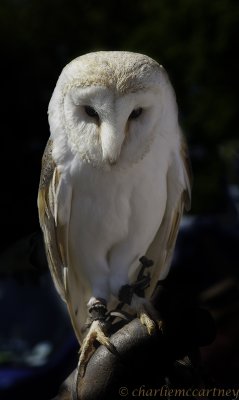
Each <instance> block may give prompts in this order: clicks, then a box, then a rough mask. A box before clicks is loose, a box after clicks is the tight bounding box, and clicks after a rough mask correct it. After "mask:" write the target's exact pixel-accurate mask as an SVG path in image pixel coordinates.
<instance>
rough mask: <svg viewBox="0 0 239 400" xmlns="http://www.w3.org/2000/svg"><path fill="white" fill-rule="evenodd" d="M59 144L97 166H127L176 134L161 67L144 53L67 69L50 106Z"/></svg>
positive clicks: (100, 55)
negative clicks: (159, 137)
mask: <svg viewBox="0 0 239 400" xmlns="http://www.w3.org/2000/svg"><path fill="white" fill-rule="evenodd" d="M49 123H50V130H51V135H52V137H53V139H54V140H58V141H61V143H63V142H64V144H65V146H67V148H68V149H69V148H70V150H71V152H72V153H73V154H74V155H77V156H79V157H80V159H81V160H82V161H83V162H84V161H86V162H89V163H91V164H92V165H93V166H96V167H98V168H101V167H108V168H113V167H114V166H115V165H121V166H128V165H132V164H134V163H137V162H139V161H140V160H141V159H143V158H144V156H145V155H146V154H147V153H148V152H149V151H150V148H151V147H152V146H153V142H154V140H156V138H157V137H158V136H160V135H161V136H164V137H165V136H169V137H170V135H171V136H172V135H175V132H176V131H177V127H178V122H177V105H176V100H175V96H174V91H173V89H172V86H171V84H170V82H169V79H168V76H167V74H166V72H165V70H164V69H163V67H162V66H161V65H159V64H158V63H157V62H156V61H154V60H153V59H151V58H150V57H147V56H145V55H142V54H138V53H131V52H121V51H102V52H95V53H89V54H86V55H83V56H81V57H78V58H76V59H75V60H73V61H72V62H70V63H69V64H68V65H67V66H66V67H65V68H64V69H63V71H62V73H61V75H60V77H59V79H58V82H57V85H56V87H55V90H54V92H53V95H52V98H51V101H50V104H49Z"/></svg>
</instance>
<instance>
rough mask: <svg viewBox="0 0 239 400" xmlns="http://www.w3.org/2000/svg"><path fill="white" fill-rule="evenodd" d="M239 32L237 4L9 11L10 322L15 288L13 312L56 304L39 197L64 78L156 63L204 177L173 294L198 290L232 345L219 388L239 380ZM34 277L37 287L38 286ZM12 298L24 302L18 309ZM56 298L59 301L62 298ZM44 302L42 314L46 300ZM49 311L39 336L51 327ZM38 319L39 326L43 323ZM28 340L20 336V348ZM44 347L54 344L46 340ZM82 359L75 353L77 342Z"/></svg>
mask: <svg viewBox="0 0 239 400" xmlns="http://www.w3.org/2000/svg"><path fill="white" fill-rule="evenodd" d="M238 31H239V3H238V1H237V0H215V1H208V0H194V1H191V0H174V1H169V0H147V1H146V0H145V1H144V0H137V1H128V0H118V1H117V2H113V1H111V0H104V1H101V2H99V1H93V0H87V1H82V0H78V1H77V0H1V3H0V43H1V64H0V67H1V76H2V78H3V79H2V83H1V93H2V95H1V110H2V113H1V121H0V124H1V137H2V147H1V157H0V163H1V166H0V168H1V171H2V173H1V179H2V186H1V197H0V202H1V204H0V209H1V210H2V216H1V229H2V235H1V241H0V250H1V252H2V255H1V257H0V276H1V284H2V289H1V291H0V298H1V301H2V300H3V302H2V304H3V306H1V308H4V309H5V314H6V301H5V302H4V300H6V299H4V293H5V292H4V290H5V291H6V287H7V285H8V284H9V285H10V286H11V290H10V289H9V290H7V294H6V293H5V296H8V300H7V301H10V300H12V302H14V301H17V302H18V305H19V304H22V307H23V308H22V310H25V306H26V304H27V303H28V302H27V300H26V299H25V300H23V297H24V296H25V293H26V290H27V289H26V286H27V287H28V288H29V287H30V286H31V285H32V280H34V279H35V281H36V282H35V283H34V284H35V285H36V287H38V288H39V285H40V286H41V285H42V287H43V289H44V290H43V293H44V295H42V296H43V298H45V297H44V296H45V293H46V292H45V286H44V285H46V282H45V281H44V279H45V275H44V273H42V275H40V278H39V277H38V272H37V268H38V266H40V270H41V271H45V269H44V268H45V260H44V255H43V254H42V247H41V237H40V233H39V223H38V213H37V206H36V198H37V190H38V182H39V175H40V163H41V157H42V153H43V150H44V146H45V144H46V141H47V139H48V136H49V127H48V120H47V107H48V103H49V100H50V97H51V94H52V91H53V89H54V87H55V84H56V81H57V78H58V76H59V74H60V72H61V70H62V68H63V67H64V66H65V65H66V64H67V63H68V62H69V61H71V60H72V59H73V58H75V57H77V56H79V55H81V54H84V53H86V52H91V51H95V50H130V51H136V52H140V53H145V54H147V55H149V56H151V57H153V58H154V59H156V60H157V61H159V62H160V63H162V64H163V65H164V67H165V68H166V70H167V71H168V73H169V76H170V78H171V81H172V84H173V86H174V88H175V91H176V95H177V100H178V105H179V116H180V121H181V125H182V127H183V130H184V132H185V135H186V137H187V139H188V143H189V149H190V156H191V162H192V169H193V175H194V185H193V192H192V209H191V211H190V213H189V214H188V216H187V218H185V220H184V223H183V224H182V228H181V231H180V237H179V240H178V245H177V251H176V256H175V260H174V265H173V268H172V273H171V274H170V276H169V286H170V284H171V283H170V282H171V281H173V280H174V279H175V274H176V278H177V280H178V281H179V282H180V278H181V280H182V283H184V284H185V280H186V281H187V280H188V282H189V283H190V285H188V287H189V286H190V287H191V288H192V290H191V293H189V296H192V293H193V294H194V296H196V295H197V299H198V301H199V303H200V304H201V305H204V306H206V307H208V308H209V309H210V311H211V312H212V314H213V316H214V317H215V318H216V320H217V323H218V327H219V336H218V337H219V339H220V340H221V341H218V342H217V341H216V342H215V343H214V344H213V345H212V346H210V348H209V350H207V351H206V350H204V358H205V362H206V363H207V366H208V368H209V370H210V373H212V374H213V373H214V374H215V369H216V378H217V379H218V380H221V381H222V382H223V379H224V381H225V382H226V383H228V382H229V383H230V382H232V381H233V382H234V381H235V380H236V378H235V377H236V375H233V374H234V373H235V371H237V372H238V370H239V358H238V357H236V356H235V353H236V350H237V351H238V350H239V344H238V341H236V339H235V338H234V336H236V333H235V332H237V333H238V331H239V327H238V321H237V318H236V317H235V315H238V314H237V311H238V309H239V307H238V304H239V301H238V255H239V254H238V249H239V247H238V245H239V234H238V232H239V230H238V210H239V182H238V173H239V134H238V92H239V80H238V71H239V59H238V40H239V37H238ZM32 253H33V257H32ZM29 254H30V255H29ZM39 254H40V255H39ZM32 259H34V260H35V261H32ZM36 260H37V261H36ZM42 265H43V266H44V268H42ZM22 271H25V272H22ZM181 271H182V272H181ZM23 277H24V279H23ZM28 277H30V278H32V279H30V280H29V281H28ZM12 278H14V279H15V278H16V281H17V282H18V283H15V282H12ZM25 278H26V279H25ZM170 279H171V280H170ZM20 281H21V282H20ZM19 282H20V283H19ZM29 282H30V283H29ZM39 282H40V284H39ZM14 285H20V286H19V287H20V289H19V287H18V289H19V293H21V294H18V296H20V297H17V298H16V292H17V291H18V289H16V290H13V286H14ZM24 285H25V286H24ZM47 285H48V284H47ZM195 288H196V289H195ZM29 290H30V289H29ZM47 290H48V289H47ZM49 290H50V289H49ZM36 292H37V290H36V291H34V293H36ZM9 293H13V294H12V295H11V296H12V297H11V298H10V300H9V296H10V295H9ZM14 293H15V297H14ZM23 293H24V294H23ZM50 293H51V295H50V298H51V297H52V296H53V297H54V295H53V294H52V292H51V290H50ZM53 293H55V292H54V288H53ZM39 296H40V295H39ZM225 296H226V297H225ZM35 297H36V295H35ZM19 299H20V300H19ZM215 299H216V300H215ZM35 301H36V304H37V303H38V297H36V299H35ZM50 301H51V300H50ZM213 301H214V303H213ZM215 301H216V303H215ZM21 302H22V303H21ZM46 303H47V305H48V298H47V301H46ZM4 304H5V305H4ZM7 304H8V303H7ZM43 304H44V302H43V303H42V308H43V311H44V305H43ZM27 305H28V306H29V304H27ZM47 305H46V307H47ZM59 307H60V308H59V309H60V311H59V312H60V313H61V312H62V310H61V306H59ZM33 308H34V307H33ZM43 311H42V318H43V322H42V323H40V325H41V324H43V325H44V324H46V323H47V322H46V321H45V319H44V318H45V317H44V316H45V313H44V312H43ZM14 312H15V313H16V310H15V311H14V309H13V311H12V314H11V313H9V315H8V317H9V319H10V316H11V317H12V319H14V318H15V314H14ZM23 312H24V311H23ZM5 314H4V317H6V315H5ZM7 314H8V313H7ZM33 314H34V313H33ZM18 315H19V314H18ZM4 317H3V314H2V320H3V321H2V322H1V325H2V324H3V329H2V333H1V331H0V339H1V341H2V353H1V354H2V355H3V356H1V357H0V363H1V358H2V359H3V361H2V365H3V367H5V366H6V365H7V366H8V367H9V366H10V367H11V365H12V364H11V362H12V363H13V364H14V362H13V361H12V358H11V357H10V356H9V351H10V350H11V351H12V352H14V351H15V352H16V349H15V347H16V346H17V345H16V343H15V344H14V346H15V347H14V346H13V350H12V349H10V350H9V346H10V345H9V344H8V345H7V346H6V343H5V342H6V336H7V335H8V336H9V334H10V333H9V332H10V331H11V329H10V328H9V329H8V330H5V325H4ZM6 318H7V317H6ZM29 318H30V317H29ZM32 318H33V322H32V325H33V326H35V324H38V323H39V320H38V319H36V317H35V319H36V320H34V317H32ZM220 318H221V319H220ZM8 324H9V321H8ZM220 324H221V325H220ZM15 328H16V327H14V329H15ZM18 329H20V328H19V326H18ZM18 329H15V331H14V336H15V337H18V339H19V335H20V334H19V330H18ZM228 329H229V332H228ZM69 330H70V328H69ZM20 331H21V329H20ZM67 332H68V330H67ZM11 334H12V335H13V333H12V331H11ZM21 334H22V335H23V336H24V334H23V333H21ZM220 335H221V336H220ZM30 336H31V335H30ZM232 336H233V338H232ZM43 337H44V343H45V340H46V337H47V335H46V334H45V333H44V334H43ZM63 341H64V340H63ZM73 342H74V340H73ZM229 342H230V345H229V344H228V343H229ZM34 344H36V340H35V342H34ZM25 346H26V343H25ZM31 346H33V344H32V343H31ZM213 346H214V347H213ZM223 346H224V347H225V349H224V347H223ZM227 346H229V347H230V346H232V349H231V347H230V349H228V347H227ZM10 347H11V346H10ZM20 347H21V346H20ZM43 347H44V346H43ZM72 348H73V349H75V348H76V345H75V343H73V344H72ZM31 349H32V347H31ZM44 349H45V353H46V352H47V350H46V348H44ZM28 350H29V349H28ZM48 350H49V349H48ZM11 351H10V353H11ZM29 351H30V350H29ZM0 352H1V348H0ZM220 352H221V353H220ZM43 353H44V351H43ZM45 353H44V354H45ZM48 353H49V354H51V353H50V350H49V351H48ZM48 353H47V354H48ZM6 354H7V356H6ZM11 354H12V353H11ZM218 354H219V356H218ZM6 357H7V358H6ZM9 357H10V358H9ZM6 359H7V361H6ZM228 363H229V364H230V365H233V367H232V369H231V370H230V372H228V368H226V367H225V365H228ZM58 364H59V363H58ZM0 365H1V364H0ZM220 365H221V366H222V365H223V367H221V368H220ZM226 370H227V373H226ZM0 374H1V370H0ZM228 375H230V377H229V376H228ZM4 379H5V380H6V378H5V375H4V377H3V381H4ZM9 379H10V378H9ZM59 379H60V378H59ZM9 382H10V381H9ZM0 384H1V379H0ZM5 386H6V387H7V385H5ZM45 398H46V399H47V398H48V397H47V396H46V397H45Z"/></svg>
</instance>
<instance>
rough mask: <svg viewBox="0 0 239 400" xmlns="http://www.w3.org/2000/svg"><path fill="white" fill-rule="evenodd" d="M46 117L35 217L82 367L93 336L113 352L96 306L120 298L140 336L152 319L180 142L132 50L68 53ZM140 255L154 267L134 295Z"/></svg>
mask: <svg viewBox="0 0 239 400" xmlns="http://www.w3.org/2000/svg"><path fill="white" fill-rule="evenodd" d="M48 114H49V125H50V138H49V140H48V143H47V146H46V149H45V152H44V155H43V159H42V172H41V178H40V186H39V194H38V208H39V218H40V225H41V228H42V231H43V234H44V241H45V248H46V253H47V257H48V263H49V267H50V270H51V274H52V277H53V280H54V283H55V286H56V289H57V290H58V292H59V294H60V296H61V297H62V299H63V300H64V301H65V302H66V304H67V307H68V311H69V314H70V317H71V321H72V325H73V327H74V330H75V333H76V336H77V338H78V340H79V342H80V344H81V355H80V365H81V366H82V368H83V370H84V368H85V366H86V364H87V362H88V360H89V357H90V355H91V354H92V351H93V347H94V341H95V340H96V341H98V342H100V343H102V344H104V345H105V346H106V347H108V349H110V350H111V351H114V350H115V349H113V346H112V345H111V343H110V338H109V337H108V334H107V331H106V329H105V324H104V321H105V318H106V315H107V312H106V310H108V312H110V311H111V310H113V309H114V308H115V306H116V305H117V304H118V303H119V302H122V301H123V302H125V303H128V304H127V307H128V309H130V310H131V311H132V313H133V314H134V315H138V317H139V318H140V320H141V322H142V323H143V324H144V325H146V327H147V329H148V332H149V334H150V333H152V331H153V330H154V329H155V327H157V323H160V321H159V320H160V319H159V318H158V319H157V315H156V313H155V310H154V309H153V307H152V305H151V303H150V298H151V295H152V293H153V291H154V289H155V286H156V284H157V281H158V280H159V279H163V278H164V277H166V275H167V273H168V271H169V268H170V261H171V258H172V255H173V250H174V246H175V241H176V237H177V233H178V228H179V223H180V219H181V216H182V214H183V210H184V207H185V208H188V207H189V204H190V173H189V165H188V155H187V146H186V143H185V140H184V138H183V136H182V133H181V130H180V127H179V123H178V112H177V104H176V99H175V94H174V90H173V88H172V86H171V83H170V81H169V78H168V76H167V73H166V71H165V70H164V68H163V67H162V66H161V65H160V64H158V63H157V62H156V61H155V60H153V59H151V58H150V57H148V56H146V55H142V54H137V53H132V52H121V51H119V52H117V51H112V52H111V51H109V52H108V51H102V52H95V53H89V54H86V55H83V56H80V57H78V58H76V59H74V60H73V61H72V62H70V63H69V64H68V65H67V66H66V67H65V68H64V69H63V71H62V73H61V75H60V77H59V79H58V82H57V84H56V87H55V89H54V92H53V95H52V98H51V100H50V103H49V110H48ZM142 255H146V256H147V257H148V258H151V259H153V261H154V265H152V266H151V267H150V268H149V271H150V282H149V284H148V285H147V286H148V287H147V288H145V290H144V292H143V295H142V294H141V295H139V293H137V291H136V290H135V291H134V289H133V288H134V287H135V286H134V285H135V282H136V281H137V276H138V274H139V270H140V268H141V266H140V263H139V258H140V257H141V256H142ZM127 289H128V292H127ZM130 289H131V290H130ZM125 293H126V295H125ZM129 293H130V295H129ZM89 316H91V324H90V327H88V330H87V329H86V322H87V320H88V317H89ZM83 373H84V372H83Z"/></svg>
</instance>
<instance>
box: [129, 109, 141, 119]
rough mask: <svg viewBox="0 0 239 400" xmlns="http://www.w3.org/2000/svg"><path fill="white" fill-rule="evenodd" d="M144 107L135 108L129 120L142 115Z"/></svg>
mask: <svg viewBox="0 0 239 400" xmlns="http://www.w3.org/2000/svg"><path fill="white" fill-rule="evenodd" d="M142 111H143V109H142V107H139V108H135V110H133V111H132V113H131V114H130V116H129V119H136V118H138V117H139V116H140V115H141V114H142Z"/></svg>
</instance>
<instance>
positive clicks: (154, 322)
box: [131, 295, 163, 335]
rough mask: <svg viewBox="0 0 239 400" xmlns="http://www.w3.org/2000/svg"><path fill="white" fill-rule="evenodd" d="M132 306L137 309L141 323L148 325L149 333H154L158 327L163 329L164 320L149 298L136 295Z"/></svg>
mask: <svg viewBox="0 0 239 400" xmlns="http://www.w3.org/2000/svg"><path fill="white" fill-rule="evenodd" d="M131 307H132V308H133V309H134V310H136V313H137V316H138V318H139V319H140V322H141V324H142V325H144V326H146V328H147V331H148V334H149V335H152V334H153V333H154V332H155V330H156V329H159V330H161V331H162V328H163V321H162V319H161V318H160V315H159V313H158V311H157V310H156V309H155V308H154V307H153V305H152V304H151V303H150V301H149V300H146V299H144V298H142V297H138V296H137V295H134V296H133V298H132V302H131Z"/></svg>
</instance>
